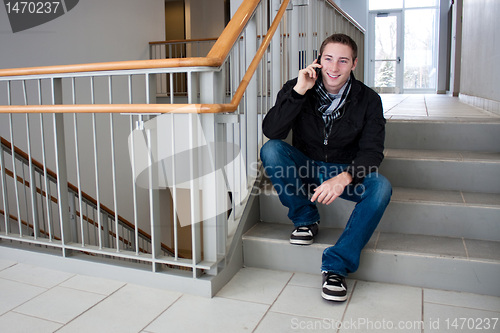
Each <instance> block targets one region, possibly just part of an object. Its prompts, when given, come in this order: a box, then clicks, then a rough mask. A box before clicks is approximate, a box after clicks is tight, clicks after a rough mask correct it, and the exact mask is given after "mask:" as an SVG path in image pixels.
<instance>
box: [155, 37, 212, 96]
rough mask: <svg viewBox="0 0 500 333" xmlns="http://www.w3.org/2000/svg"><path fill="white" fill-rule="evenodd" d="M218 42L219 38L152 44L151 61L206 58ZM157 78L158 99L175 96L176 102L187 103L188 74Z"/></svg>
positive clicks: (161, 75)
mask: <svg viewBox="0 0 500 333" xmlns="http://www.w3.org/2000/svg"><path fill="white" fill-rule="evenodd" d="M216 41H217V38H205V39H188V40H171V41H158V42H150V43H149V54H150V59H176V58H190V57H205V56H206V55H207V54H208V52H210V49H211V48H212V47H213V45H214V44H215V42H216ZM156 78H157V80H156V96H157V97H170V96H173V99H174V101H175V102H177V101H182V102H183V103H186V101H187V93H188V92H187V76H186V73H173V74H171V75H167V74H159V75H157V77H156ZM171 87H172V88H171Z"/></svg>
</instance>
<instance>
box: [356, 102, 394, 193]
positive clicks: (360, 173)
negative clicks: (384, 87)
mask: <svg viewBox="0 0 500 333" xmlns="http://www.w3.org/2000/svg"><path fill="white" fill-rule="evenodd" d="M367 108H368V110H367V112H366V115H365V119H364V125H363V130H362V133H361V137H360V139H359V151H358V153H357V154H356V157H355V158H354V161H353V162H352V164H351V165H350V166H349V167H348V169H347V170H346V171H347V172H349V173H350V174H351V176H352V178H353V183H354V184H359V183H361V182H362V181H363V179H364V178H365V177H366V176H367V175H368V174H370V173H372V172H378V167H379V166H380V164H381V163H382V160H383V159H384V140H385V123H386V120H385V118H384V112H383V108H382V101H381V99H380V96H379V95H378V94H376V93H373V95H372V96H370V97H369V98H368V105H367Z"/></svg>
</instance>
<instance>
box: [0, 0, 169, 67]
mask: <svg viewBox="0 0 500 333" xmlns="http://www.w3.org/2000/svg"><path fill="white" fill-rule="evenodd" d="M2 7H3V6H2ZM163 8H164V0H147V1H140V0H106V1H102V0H85V1H80V2H79V3H78V4H77V5H76V6H75V7H74V8H73V9H72V10H70V11H69V12H67V13H66V14H64V15H62V16H61V17H59V18H56V19H55V20H52V21H50V22H47V23H45V24H42V25H39V26H37V27H34V28H32V29H29V30H25V31H21V32H17V33H12V30H11V27H10V25H9V21H8V17H7V13H6V10H4V9H3V8H2V9H0V45H1V47H0V68H17V67H31V66H44V65H63V64H76V63H89V62H101V61H118V60H140V59H148V58H149V49H148V43H149V42H150V41H153V40H163V39H164V35H165V32H164V31H165V28H164V26H165V19H164V10H163Z"/></svg>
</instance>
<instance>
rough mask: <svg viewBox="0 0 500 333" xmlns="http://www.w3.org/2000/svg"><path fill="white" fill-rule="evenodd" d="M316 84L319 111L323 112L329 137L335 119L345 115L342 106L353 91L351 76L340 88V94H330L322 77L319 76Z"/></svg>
mask: <svg viewBox="0 0 500 333" xmlns="http://www.w3.org/2000/svg"><path fill="white" fill-rule="evenodd" d="M316 82H317V84H316V85H315V91H316V95H317V96H318V102H319V107H318V111H319V112H321V113H322V114H323V120H324V122H325V127H326V134H327V137H328V136H329V135H330V132H331V130H332V125H333V121H334V120H336V119H340V118H341V117H342V116H343V113H342V111H343V110H342V107H343V106H344V104H345V101H346V99H347V96H348V95H349V92H350V91H351V78H349V80H347V82H346V83H345V84H344V85H343V86H342V88H340V91H339V93H338V94H335V95H334V94H330V93H329V92H328V91H326V89H325V86H324V85H323V80H322V78H321V77H319V78H318V80H317V81H316Z"/></svg>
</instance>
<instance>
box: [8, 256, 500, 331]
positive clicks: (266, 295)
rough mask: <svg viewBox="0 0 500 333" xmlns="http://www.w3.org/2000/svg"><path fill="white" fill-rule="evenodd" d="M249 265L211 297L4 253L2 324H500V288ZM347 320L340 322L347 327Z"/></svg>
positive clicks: (378, 327)
mask: <svg viewBox="0 0 500 333" xmlns="http://www.w3.org/2000/svg"><path fill="white" fill-rule="evenodd" d="M320 286H321V276H320V275H319V274H318V275H311V274H303V273H290V272H279V271H271V270H263V269H257V268H243V269H241V270H240V271H239V272H238V274H237V275H236V276H235V277H234V278H233V279H232V280H231V281H230V283H229V284H228V285H226V287H224V288H223V289H222V290H221V291H220V292H219V293H218V295H217V296H216V297H214V298H212V299H209V298H203V297H198V296H193V295H189V294H181V293H178V292H172V291H168V290H163V289H152V288H146V287H142V286H138V285H133V284H129V283H124V282H120V281H114V280H106V279H101V278H96V277H91V276H82V275H74V274H68V273H64V272H59V271H54V270H51V269H47V268H43V267H36V266H32V265H27V264H22V263H16V262H11V261H7V260H2V259H0V329H1V332H7V333H11V332H37V333H38V332H40V333H42V332H56V331H57V332H106V333H110V332H120V333H122V332H144V333H146V332H150V333H156V332H186V333H188V332H231V333H233V332H273V333H275V332H342V333H343V332H388V331H391V332H392V331H394V332H473V331H474V332H475V331H476V330H479V329H480V328H482V330H481V331H483V332H500V323H499V322H498V321H499V318H500V297H492V296H485V295H475V294H468V293H459V292H450V291H443V290H431V289H425V288H416V287H409V286H401V285H392V284H385V283H374V282H365V281H356V280H348V288H349V298H348V300H347V301H346V302H344V303H334V302H328V301H325V300H323V299H322V298H321V296H320ZM339 326H340V329H338V327H339Z"/></svg>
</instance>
